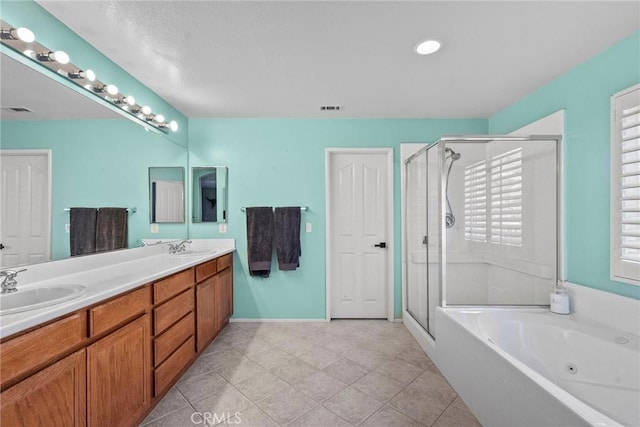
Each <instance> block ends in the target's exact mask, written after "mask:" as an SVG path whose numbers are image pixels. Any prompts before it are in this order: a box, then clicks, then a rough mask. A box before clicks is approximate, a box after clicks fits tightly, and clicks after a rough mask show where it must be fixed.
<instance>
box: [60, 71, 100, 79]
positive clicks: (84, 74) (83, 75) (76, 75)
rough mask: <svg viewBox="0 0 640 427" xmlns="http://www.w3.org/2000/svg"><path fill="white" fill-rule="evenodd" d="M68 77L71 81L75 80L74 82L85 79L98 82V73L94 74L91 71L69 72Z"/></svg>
mask: <svg viewBox="0 0 640 427" xmlns="http://www.w3.org/2000/svg"><path fill="white" fill-rule="evenodd" d="M67 76H68V77H69V78H70V79H74V80H77V79H85V80H88V81H90V82H93V81H95V80H96V73H94V72H93V71H91V70H86V71H83V70H74V71H69V72H68V73H67Z"/></svg>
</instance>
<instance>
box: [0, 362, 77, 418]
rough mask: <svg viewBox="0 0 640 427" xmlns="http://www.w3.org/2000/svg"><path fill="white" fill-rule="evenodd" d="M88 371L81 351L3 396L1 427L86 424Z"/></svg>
mask: <svg viewBox="0 0 640 427" xmlns="http://www.w3.org/2000/svg"><path fill="white" fill-rule="evenodd" d="M85 368H86V360H85V351H84V350H80V351H78V352H76V353H73V354H71V355H69V356H67V357H65V358H64V359H62V360H60V361H58V362H56V363H54V364H53V365H51V366H49V367H48V368H45V369H43V370H42V371H40V372H38V373H37V374H34V375H32V376H30V377H29V378H27V379H26V380H24V381H22V382H20V383H18V384H16V385H14V386H13V387H11V388H8V389H7V390H5V391H3V392H2V393H0V402H1V410H0V420H1V421H0V425H3V426H25V427H30V426H52V427H55V426H60V427H78V426H84V425H86V374H85Z"/></svg>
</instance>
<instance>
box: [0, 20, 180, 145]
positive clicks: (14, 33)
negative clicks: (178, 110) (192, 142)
mask: <svg viewBox="0 0 640 427" xmlns="http://www.w3.org/2000/svg"><path fill="white" fill-rule="evenodd" d="M0 43H1V44H2V45H4V46H6V47H8V48H10V49H12V50H14V51H15V52H17V53H20V54H22V55H24V56H26V57H28V58H30V59H32V60H34V61H36V62H37V63H38V64H39V65H40V66H42V67H44V68H47V69H49V70H50V71H52V72H54V73H57V74H58V75H59V76H62V77H64V78H66V79H69V81H72V82H74V83H75V84H77V85H78V86H80V87H82V88H84V89H85V90H87V91H88V92H91V93H93V94H95V95H96V96H99V97H100V98H101V99H102V102H105V101H106V102H109V103H112V104H113V105H117V106H118V107H120V109H121V110H122V111H126V112H127V114H128V115H130V117H134V118H135V120H139V122H140V123H139V124H142V125H143V126H144V128H145V129H146V130H149V129H151V128H154V129H156V130H160V131H162V132H163V133H167V129H169V130H171V131H173V132H176V131H177V130H178V123H177V122H176V121H175V120H172V121H171V122H169V123H167V122H166V121H165V117H164V116H163V115H162V114H152V113H151V107H149V106H148V105H144V106H142V105H138V104H136V100H135V98H134V97H133V96H130V95H129V96H125V95H122V94H120V93H119V90H118V87H117V86H116V85H114V84H106V83H104V82H101V81H100V80H97V79H96V73H95V72H93V71H92V70H89V69H86V70H83V69H82V68H81V67H78V65H75V64H72V63H70V59H69V55H68V54H67V53H66V52H64V51H62V50H55V51H54V50H52V49H50V48H49V47H47V46H44V45H42V44H41V43H39V42H37V41H36V37H35V35H34V34H33V32H32V31H31V30H29V29H28V28H25V27H14V26H12V25H10V24H9V23H7V22H5V21H4V20H1V19H0Z"/></svg>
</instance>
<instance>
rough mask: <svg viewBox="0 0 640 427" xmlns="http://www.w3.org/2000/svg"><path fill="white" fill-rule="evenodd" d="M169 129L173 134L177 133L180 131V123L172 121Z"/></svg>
mask: <svg viewBox="0 0 640 427" xmlns="http://www.w3.org/2000/svg"><path fill="white" fill-rule="evenodd" d="M169 129H171V130H172V131H173V132H177V131H178V122H176V121H175V120H171V121H170V122H169Z"/></svg>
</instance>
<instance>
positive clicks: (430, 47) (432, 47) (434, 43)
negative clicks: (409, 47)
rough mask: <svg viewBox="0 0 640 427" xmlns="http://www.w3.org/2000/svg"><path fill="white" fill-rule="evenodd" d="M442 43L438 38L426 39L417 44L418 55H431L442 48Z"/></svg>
mask: <svg viewBox="0 0 640 427" xmlns="http://www.w3.org/2000/svg"><path fill="white" fill-rule="evenodd" d="M441 47H442V43H440V42H439V41H438V40H425V41H423V42H422V43H420V44H419V45H418V46H416V53H417V54H418V55H430V54H432V53H435V52H437V51H439V50H440V48H441Z"/></svg>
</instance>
